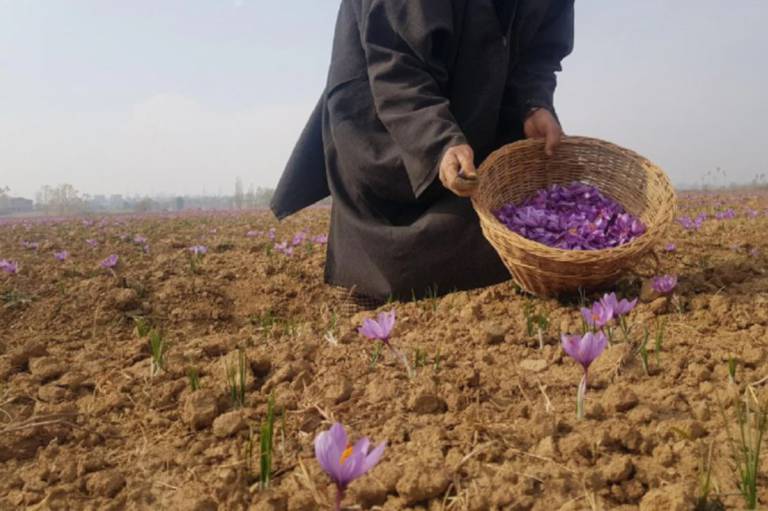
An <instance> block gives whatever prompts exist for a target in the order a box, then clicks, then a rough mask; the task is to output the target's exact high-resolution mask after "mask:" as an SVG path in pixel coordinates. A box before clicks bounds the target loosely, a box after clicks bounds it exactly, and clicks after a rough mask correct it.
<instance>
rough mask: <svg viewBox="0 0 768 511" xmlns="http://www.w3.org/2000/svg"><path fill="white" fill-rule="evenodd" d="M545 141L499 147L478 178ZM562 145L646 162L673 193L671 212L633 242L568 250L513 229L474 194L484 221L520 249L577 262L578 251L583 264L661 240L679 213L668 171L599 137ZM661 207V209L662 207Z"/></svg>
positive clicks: (565, 139)
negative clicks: (516, 153)
mask: <svg viewBox="0 0 768 511" xmlns="http://www.w3.org/2000/svg"><path fill="white" fill-rule="evenodd" d="M544 143H545V142H544V140H542V139H525V140H519V141H517V142H513V143H511V144H507V145H504V146H502V147H500V148H499V149H497V150H495V151H494V152H492V153H491V154H490V155H489V156H488V157H487V158H486V159H485V160H484V161H483V163H482V164H481V165H480V167H479V168H478V169H477V174H478V177H479V178H480V179H482V176H483V175H484V174H485V173H486V172H487V171H488V168H489V167H491V166H492V165H493V164H494V163H495V162H496V161H497V160H498V159H499V158H501V157H502V156H504V155H507V154H509V153H511V152H514V151H517V150H520V149H523V148H528V147H531V146H543V145H544ZM561 144H571V145H591V146H599V147H603V148H606V149H611V150H614V151H617V152H621V153H624V154H625V155H627V156H629V157H632V158H635V159H636V160H637V161H638V162H640V163H643V164H645V166H646V168H647V170H650V171H655V172H656V173H657V174H658V177H660V178H661V179H663V180H664V181H666V184H667V185H668V188H669V190H670V192H671V193H670V196H669V197H668V198H667V199H668V202H669V203H671V208H669V209H670V212H669V214H668V215H666V217H665V218H661V219H660V220H659V221H657V222H655V223H654V224H652V225H647V226H646V232H645V233H643V234H642V235H641V236H639V237H637V238H635V239H634V240H632V241H630V242H629V243H625V244H623V245H619V246H618V247H612V248H604V249H595V250H567V249H562V248H556V247H550V246H549V245H545V244H543V243H540V242H538V241H533V240H531V239H528V238H526V237H525V236H522V235H520V234H518V233H516V232H514V231H512V230H511V229H509V228H508V227H507V226H506V225H504V224H503V223H501V221H499V219H498V218H496V215H495V214H494V213H493V212H492V211H491V210H490V209H489V208H487V207H485V206H483V205H482V204H480V203H479V200H478V199H477V197H476V196H475V195H473V196H472V197H470V199H471V201H472V206H473V208H474V209H475V211H476V212H477V213H478V217H479V218H480V222H481V224H482V225H483V226H484V227H486V228H489V229H493V230H501V231H502V232H503V233H504V235H505V236H506V237H508V239H509V240H510V241H511V242H513V243H514V245H516V248H519V249H521V250H525V248H526V245H529V246H535V248H536V250H537V254H536V255H537V256H538V258H540V259H541V258H547V259H551V260H554V261H561V262H571V263H573V262H575V261H573V259H572V257H573V256H574V255H575V254H578V256H579V258H580V259H581V260H580V261H578V262H579V263H582V264H593V263H594V262H595V261H598V260H600V259H604V258H606V257H616V256H621V257H631V256H633V255H636V254H638V253H640V252H643V251H645V250H646V249H648V247H649V246H650V245H652V244H653V243H654V242H655V241H656V240H657V238H658V237H660V236H661V235H662V234H663V233H664V231H665V230H666V228H667V227H668V226H669V224H670V223H671V221H672V220H673V219H674V216H675V214H676V212H677V192H676V191H675V189H674V186H672V183H671V181H670V179H669V176H668V175H667V174H666V172H664V171H663V170H662V169H661V167H659V166H658V165H656V164H654V163H653V162H651V161H650V160H648V159H647V158H645V157H644V156H642V155H640V154H639V153H637V152H635V151H632V150H631V149H626V148H624V147H621V146H619V145H617V144H614V143H612V142H608V141H606V140H602V139H599V138H593V137H585V136H564V137H563V138H562V140H561ZM657 207H659V208H660V206H657Z"/></svg>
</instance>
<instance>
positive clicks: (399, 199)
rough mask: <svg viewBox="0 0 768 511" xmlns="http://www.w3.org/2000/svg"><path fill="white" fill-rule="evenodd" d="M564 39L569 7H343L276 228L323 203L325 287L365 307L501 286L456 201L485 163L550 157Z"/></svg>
mask: <svg viewBox="0 0 768 511" xmlns="http://www.w3.org/2000/svg"><path fill="white" fill-rule="evenodd" d="M573 25H574V1H573V0H342V2H341V7H340V10H339V14H338V20H337V23H336V29H335V37H334V41H333V50H332V58H331V64H330V70H329V73H328V79H327V84H326V87H325V90H324V91H323V94H322V97H321V98H320V100H319V102H318V103H317V106H316V107H315V109H314V111H313V113H312V115H311V116H310V119H309V122H308V124H307V126H306V127H305V129H304V131H303V133H302V134H301V137H300V139H299V141H298V143H297V145H296V147H295V149H294V151H293V153H292V155H291V158H290V160H289V161H288V164H287V166H286V169H285V171H284V172H283V175H282V177H281V179H280V182H279V184H278V186H277V189H276V190H275V194H274V196H273V200H272V203H271V208H272V211H273V212H274V214H275V216H276V217H277V218H279V219H283V218H285V217H286V216H289V215H291V214H293V213H295V212H297V211H299V210H301V209H303V208H305V207H307V206H309V205H311V204H313V203H315V202H316V201H318V200H321V199H323V198H325V197H327V196H328V195H329V194H330V196H331V198H332V206H331V220H330V232H329V238H328V252H327V258H326V266H325V281H326V282H327V283H329V284H331V285H333V286H340V287H341V288H344V289H347V290H350V294H352V295H354V296H355V297H357V298H360V299H361V300H363V301H364V302H366V303H367V304H369V305H371V306H375V305H377V304H378V303H381V302H382V301H384V300H388V299H399V300H404V299H410V298H413V297H415V298H419V297H423V296H425V295H435V294H443V293H447V292H451V291H454V290H465V289H472V288H478V287H484V286H488V285H492V284H496V283H499V282H502V281H504V280H506V279H508V278H509V273H508V271H507V270H506V268H505V267H504V265H503V264H502V262H501V260H500V258H499V257H498V255H497V254H496V252H495V251H494V250H493V248H492V247H491V246H490V245H489V244H488V242H487V241H486V240H485V239H484V238H483V235H482V232H481V230H480V226H479V221H478V218H477V216H476V214H475V212H474V210H473V209H472V205H471V201H470V200H469V199H468V198H467V197H468V196H469V195H470V194H471V193H472V190H473V183H476V180H475V179H473V178H474V177H476V176H475V172H476V168H475V166H476V165H478V164H479V162H481V161H482V160H483V159H484V158H485V157H486V156H488V155H489V154H490V153H491V152H492V151H493V150H494V149H496V148H498V147H500V146H502V145H504V144H507V143H510V142H513V141H516V140H519V139H522V138H525V137H529V138H530V137H536V138H545V139H546V144H545V147H546V152H547V153H548V154H551V153H552V151H554V150H555V149H556V146H557V145H558V142H559V141H560V137H561V135H562V130H561V127H560V124H559V121H558V117H557V115H556V113H555V109H554V106H553V96H554V90H555V85H556V75H555V73H556V72H557V71H560V70H561V61H562V59H563V58H564V57H565V56H567V55H568V54H569V53H570V52H571V51H572V47H573V30H574V29H573Z"/></svg>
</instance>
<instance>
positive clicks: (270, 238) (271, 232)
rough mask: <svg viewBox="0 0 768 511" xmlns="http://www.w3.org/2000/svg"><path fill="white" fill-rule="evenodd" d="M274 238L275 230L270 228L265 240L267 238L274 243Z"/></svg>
mask: <svg viewBox="0 0 768 511" xmlns="http://www.w3.org/2000/svg"><path fill="white" fill-rule="evenodd" d="M275 236H276V233H275V228H274V227H272V228H270V229H269V230H268V231H267V238H269V240H270V241H275Z"/></svg>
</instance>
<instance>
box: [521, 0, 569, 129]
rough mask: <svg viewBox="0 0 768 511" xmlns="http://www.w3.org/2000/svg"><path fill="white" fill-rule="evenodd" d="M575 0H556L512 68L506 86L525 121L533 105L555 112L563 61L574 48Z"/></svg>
mask: <svg viewBox="0 0 768 511" xmlns="http://www.w3.org/2000/svg"><path fill="white" fill-rule="evenodd" d="M573 4H574V0H553V1H552V3H551V5H550V7H549V10H548V12H547V13H546V14H545V18H544V20H543V22H542V24H541V26H540V27H539V29H538V31H537V32H536V34H535V35H534V36H533V39H532V40H531V42H530V44H528V45H527V46H526V48H525V49H524V50H523V51H522V53H521V54H520V55H519V57H518V61H517V63H516V65H515V66H514V68H513V69H512V70H511V73H510V75H509V79H508V81H507V87H508V88H510V89H512V92H513V94H510V95H508V97H513V98H515V104H514V105H512V109H511V110H512V111H514V112H515V114H516V115H517V119H518V120H520V121H522V120H524V118H525V115H526V114H527V113H528V111H529V110H530V109H531V108H535V107H539V108H546V109H547V110H549V111H550V112H552V113H553V114H555V107H554V95H555V86H556V85H557V78H556V77H555V72H557V71H561V70H562V67H561V65H560V62H561V61H562V60H563V59H564V58H565V57H566V56H567V55H568V54H570V53H571V51H572V50H573V32H574V27H573V25H574V8H573Z"/></svg>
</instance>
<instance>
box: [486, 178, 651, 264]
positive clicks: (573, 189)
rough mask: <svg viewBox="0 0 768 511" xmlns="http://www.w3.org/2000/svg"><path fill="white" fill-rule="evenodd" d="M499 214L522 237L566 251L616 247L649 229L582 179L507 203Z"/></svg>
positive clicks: (497, 215)
mask: <svg viewBox="0 0 768 511" xmlns="http://www.w3.org/2000/svg"><path fill="white" fill-rule="evenodd" d="M495 214H496V217H497V218H498V219H499V221H500V222H502V223H503V224H504V225H506V226H507V227H508V228H509V229H510V230H511V231H513V232H515V233H517V234H519V235H520V236H523V237H525V238H527V239H530V240H532V241H535V242H538V243H541V244H543V245H547V246H550V247H554V248H559V249H562V250H603V249H609V248H615V247H618V246H620V245H623V244H625V243H629V242H631V241H633V240H634V239H635V238H637V237H639V236H642V235H643V234H645V231H646V227H645V225H644V224H643V223H642V222H641V221H640V219H638V218H636V217H634V216H633V215H631V214H629V213H628V212H626V211H624V208H623V207H622V206H621V205H620V204H618V203H617V202H615V201H614V200H613V199H610V198H609V197H607V196H605V195H603V194H602V193H601V192H600V190H598V189H597V188H595V187H593V186H590V185H587V184H584V183H579V182H575V183H572V184H570V185H568V186H562V185H553V186H550V187H548V188H546V189H543V190H539V191H538V192H536V193H535V194H534V195H533V197H531V198H529V199H528V200H526V201H525V202H523V203H522V204H520V205H515V204H505V205H503V206H502V207H501V208H499V209H498V210H497V211H496V212H495Z"/></svg>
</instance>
